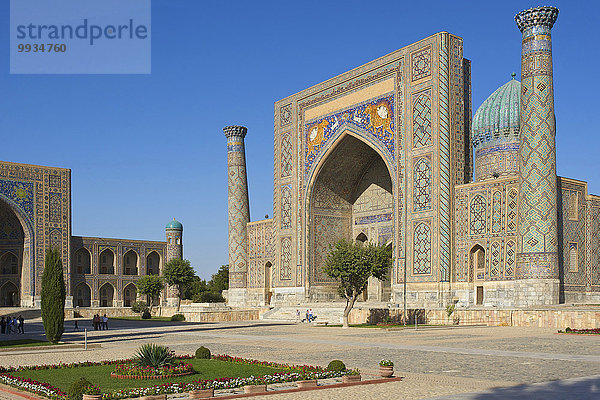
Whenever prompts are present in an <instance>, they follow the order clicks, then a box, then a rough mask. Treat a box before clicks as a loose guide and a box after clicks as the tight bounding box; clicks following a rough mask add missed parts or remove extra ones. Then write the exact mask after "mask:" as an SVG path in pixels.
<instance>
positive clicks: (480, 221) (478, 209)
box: [469, 194, 487, 235]
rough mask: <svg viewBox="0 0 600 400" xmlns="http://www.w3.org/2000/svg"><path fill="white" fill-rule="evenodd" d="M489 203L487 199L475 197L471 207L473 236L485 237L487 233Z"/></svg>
mask: <svg viewBox="0 0 600 400" xmlns="http://www.w3.org/2000/svg"><path fill="white" fill-rule="evenodd" d="M486 208H487V203H486V201H485V198H484V197H483V196H482V195H480V194H478V195H477V196H475V197H473V199H472V200H471V204H470V206H469V212H470V228H471V235H483V234H484V233H485V228H486V224H485V219H486Z"/></svg>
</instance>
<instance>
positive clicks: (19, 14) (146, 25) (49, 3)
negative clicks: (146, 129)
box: [10, 0, 151, 74]
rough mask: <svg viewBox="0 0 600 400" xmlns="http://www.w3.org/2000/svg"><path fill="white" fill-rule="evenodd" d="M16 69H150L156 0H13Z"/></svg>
mask: <svg viewBox="0 0 600 400" xmlns="http://www.w3.org/2000/svg"><path fill="white" fill-rule="evenodd" d="M10 7H11V8H10V42H11V43H10V72H11V73H12V74H149V73H150V71H151V40H150V39H151V7H150V0H101V1H98V0H11V3H10Z"/></svg>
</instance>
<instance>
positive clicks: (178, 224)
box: [165, 218, 183, 231]
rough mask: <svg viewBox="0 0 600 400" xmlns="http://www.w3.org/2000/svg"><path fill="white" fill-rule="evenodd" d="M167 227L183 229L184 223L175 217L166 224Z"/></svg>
mask: <svg viewBox="0 0 600 400" xmlns="http://www.w3.org/2000/svg"><path fill="white" fill-rule="evenodd" d="M165 229H175V230H178V231H182V230H183V225H182V224H181V222H179V221H176V220H175V218H173V221H171V222H169V223H168V224H167V226H165Z"/></svg>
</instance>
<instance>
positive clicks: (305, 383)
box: [296, 374, 317, 389]
mask: <svg viewBox="0 0 600 400" xmlns="http://www.w3.org/2000/svg"><path fill="white" fill-rule="evenodd" d="M301 378H302V379H301V380H299V381H296V386H298V388H299V389H304V388H314V387H317V380H316V379H315V378H314V377H313V376H312V375H311V374H302V376H301Z"/></svg>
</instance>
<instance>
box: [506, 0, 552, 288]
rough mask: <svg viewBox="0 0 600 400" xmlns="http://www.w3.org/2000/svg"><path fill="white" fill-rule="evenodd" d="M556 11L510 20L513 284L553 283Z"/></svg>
mask: <svg viewBox="0 0 600 400" xmlns="http://www.w3.org/2000/svg"><path fill="white" fill-rule="evenodd" d="M557 17H558V9H557V8H554V7H536V8H532V9H529V10H525V11H521V12H520V13H518V14H517V15H516V16H515V21H516V22H517V26H518V27H519V30H520V31H521V33H522V34H523V42H522V51H521V124H520V125H521V133H520V149H519V152H520V154H519V168H520V173H519V224H518V254H517V271H516V275H517V276H516V277H517V279H530V278H534V279H558V234H557V209H556V199H557V190H556V145H555V134H556V127H555V119H554V86H553V82H552V81H553V77H552V75H553V74H552V39H551V34H550V32H551V30H552V26H553V25H554V22H555V21H556V18H557Z"/></svg>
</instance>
